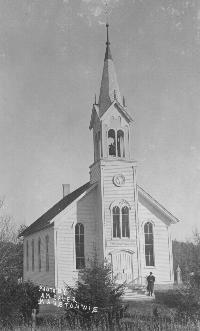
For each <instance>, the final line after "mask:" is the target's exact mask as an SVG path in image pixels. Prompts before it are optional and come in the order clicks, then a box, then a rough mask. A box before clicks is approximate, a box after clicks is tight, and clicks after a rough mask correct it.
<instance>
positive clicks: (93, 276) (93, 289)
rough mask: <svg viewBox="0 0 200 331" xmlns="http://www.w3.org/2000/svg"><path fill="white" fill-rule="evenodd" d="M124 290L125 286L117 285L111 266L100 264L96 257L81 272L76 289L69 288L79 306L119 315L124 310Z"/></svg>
mask: <svg viewBox="0 0 200 331" xmlns="http://www.w3.org/2000/svg"><path fill="white" fill-rule="evenodd" d="M124 288H125V284H117V283H116V278H113V275H112V269H111V266H110V265H109V264H107V263H99V262H98V260H97V257H96V256H95V257H94V259H92V260H91V261H90V265H89V266H88V267H85V268H84V269H83V270H82V271H81V272H80V280H79V281H77V283H76V286H75V288H71V287H69V286H67V290H68V292H69V294H70V296H71V297H74V298H75V300H76V301H77V302H78V303H79V304H85V305H87V306H90V307H97V308H98V310H99V311H107V312H111V311H112V313H117V312H119V311H120V310H121V308H122V302H121V296H122V295H123V293H124Z"/></svg>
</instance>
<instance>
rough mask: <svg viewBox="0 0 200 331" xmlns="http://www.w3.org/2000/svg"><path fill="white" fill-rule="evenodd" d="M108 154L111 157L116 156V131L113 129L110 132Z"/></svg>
mask: <svg viewBox="0 0 200 331" xmlns="http://www.w3.org/2000/svg"><path fill="white" fill-rule="evenodd" d="M108 154H109V155H110V156H116V138H115V130H113V129H110V130H109V131H108Z"/></svg>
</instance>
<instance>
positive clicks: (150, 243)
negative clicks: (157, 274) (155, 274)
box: [144, 222, 155, 266]
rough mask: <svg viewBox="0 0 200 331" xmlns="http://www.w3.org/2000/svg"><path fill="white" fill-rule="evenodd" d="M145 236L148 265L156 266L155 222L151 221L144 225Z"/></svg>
mask: <svg viewBox="0 0 200 331" xmlns="http://www.w3.org/2000/svg"><path fill="white" fill-rule="evenodd" d="M144 237H145V260H146V266H154V265H155V264H154V240H153V224H152V223H151V222H147V223H145V225H144Z"/></svg>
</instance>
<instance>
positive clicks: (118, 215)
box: [112, 206, 130, 238]
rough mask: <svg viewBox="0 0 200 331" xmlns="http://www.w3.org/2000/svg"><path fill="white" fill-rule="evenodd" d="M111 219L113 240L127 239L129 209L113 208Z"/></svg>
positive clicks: (128, 234)
mask: <svg viewBox="0 0 200 331" xmlns="http://www.w3.org/2000/svg"><path fill="white" fill-rule="evenodd" d="M112 217H113V238H129V237H130V230H129V208H128V206H123V207H122V208H121V207H119V206H114V207H113V208H112Z"/></svg>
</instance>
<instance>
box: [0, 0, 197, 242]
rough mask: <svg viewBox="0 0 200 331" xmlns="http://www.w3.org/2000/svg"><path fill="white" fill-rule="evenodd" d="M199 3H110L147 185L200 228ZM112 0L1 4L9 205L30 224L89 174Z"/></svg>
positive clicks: (1, 101) (1, 192)
mask: <svg viewBox="0 0 200 331" xmlns="http://www.w3.org/2000/svg"><path fill="white" fill-rule="evenodd" d="M198 1H200V0H151V1H147V0H118V1H117V0H110V1H107V2H108V6H107V12H108V15H109V23H110V41H111V51H112V55H113V59H114V63H115V67H116V72H117V77H118V83H119V86H120V91H121V94H122V95H124V96H125V99H126V104H127V111H128V112H129V113H130V115H131V116H132V117H133V118H134V124H133V147H132V152H133V156H134V159H135V160H137V162H138V168H137V180H138V184H139V185H140V186H141V187H142V188H144V189H145V190H146V191H147V192H148V193H149V194H151V195H152V196H153V197H154V198H155V199H156V200H158V201H159V202H160V203H161V204H162V205H164V206H165V208H167V209H168V210H169V211H170V212H171V213H173V214H174V215H175V216H176V217H177V218H178V219H180V222H179V223H178V224H177V225H173V227H172V228H173V230H172V231H173V238H176V239H177V240H186V239H189V238H191V237H192V233H193V231H194V229H195V228H196V227H198V226H199V230H200V208H199V205H200V130H199V127H200V2H198ZM105 12H106V6H105V1H103V0H102V1H101V0H0V153H1V162H0V197H1V198H2V199H4V200H5V203H4V208H3V209H2V210H1V213H4V214H9V215H11V216H12V217H13V220H14V221H15V222H16V224H22V223H25V224H26V225H29V224H31V223H32V222H33V221H35V220H36V219H37V218H38V217H39V216H41V215H42V214H43V213H44V212H45V211H47V210H48V209H49V208H50V207H51V206H52V205H53V204H55V203H56V202H57V201H58V200H59V199H61V198H62V184H63V183H69V184H70V186H71V191H72V190H74V189H76V188H77V187H79V186H81V185H83V184H84V183H86V182H87V181H88V180H89V165H91V164H92V162H93V142H92V133H91V132H90V131H89V122H90V116H91V110H92V104H93V103H94V95H95V93H96V94H97V96H98V95H99V90H100V82H101V75H102V69H103V59H104V54H105V41H106V29H105V20H106V18H105Z"/></svg>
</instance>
